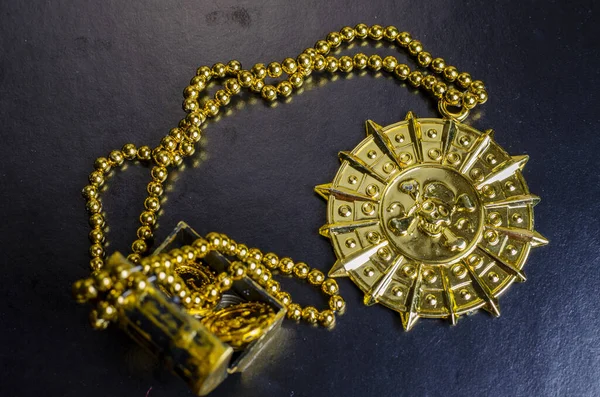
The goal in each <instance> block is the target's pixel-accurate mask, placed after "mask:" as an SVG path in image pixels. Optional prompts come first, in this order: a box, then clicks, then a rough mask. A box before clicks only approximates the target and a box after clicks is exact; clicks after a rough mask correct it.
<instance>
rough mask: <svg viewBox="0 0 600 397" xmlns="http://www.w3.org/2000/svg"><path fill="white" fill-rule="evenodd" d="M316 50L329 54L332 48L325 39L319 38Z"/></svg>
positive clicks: (322, 53)
mask: <svg viewBox="0 0 600 397" xmlns="http://www.w3.org/2000/svg"><path fill="white" fill-rule="evenodd" d="M315 50H317V52H318V53H319V54H321V55H327V54H329V50H330V47H329V43H327V41H325V40H319V41H317V42H316V43H315Z"/></svg>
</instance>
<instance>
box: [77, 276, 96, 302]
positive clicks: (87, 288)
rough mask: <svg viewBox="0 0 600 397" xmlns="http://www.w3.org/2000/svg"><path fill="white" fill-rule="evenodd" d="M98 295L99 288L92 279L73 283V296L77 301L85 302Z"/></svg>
mask: <svg viewBox="0 0 600 397" xmlns="http://www.w3.org/2000/svg"><path fill="white" fill-rule="evenodd" d="M97 296H98V290H97V289H96V286H95V285H94V281H93V280H92V279H89V278H88V279H83V280H78V281H76V282H75V283H74V284H73V298H75V301H77V303H85V302H86V301H88V300H91V299H95V298H96V297H97Z"/></svg>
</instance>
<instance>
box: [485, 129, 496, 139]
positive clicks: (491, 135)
mask: <svg viewBox="0 0 600 397" xmlns="http://www.w3.org/2000/svg"><path fill="white" fill-rule="evenodd" d="M483 133H484V134H485V135H487V136H489V137H490V138H494V134H495V133H496V132H495V131H494V130H492V129H491V128H490V129H489V130H485V131H484V132H483Z"/></svg>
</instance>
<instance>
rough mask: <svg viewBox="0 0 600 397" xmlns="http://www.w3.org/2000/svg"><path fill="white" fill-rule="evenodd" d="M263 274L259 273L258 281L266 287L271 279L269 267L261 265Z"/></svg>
mask: <svg viewBox="0 0 600 397" xmlns="http://www.w3.org/2000/svg"><path fill="white" fill-rule="evenodd" d="M260 269H261V274H260V275H258V283H259V284H260V285H262V286H263V287H265V286H266V285H267V283H268V282H269V281H271V272H270V271H269V269H267V268H265V267H264V266H263V265H260Z"/></svg>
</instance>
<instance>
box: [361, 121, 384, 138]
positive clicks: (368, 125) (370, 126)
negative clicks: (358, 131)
mask: <svg viewBox="0 0 600 397" xmlns="http://www.w3.org/2000/svg"><path fill="white" fill-rule="evenodd" d="M382 129H383V127H382V126H380V125H379V124H377V123H376V122H374V121H373V120H367V121H366V122H365V130H366V131H367V136H369V135H374V134H375V133H376V132H378V131H381V130H382Z"/></svg>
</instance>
